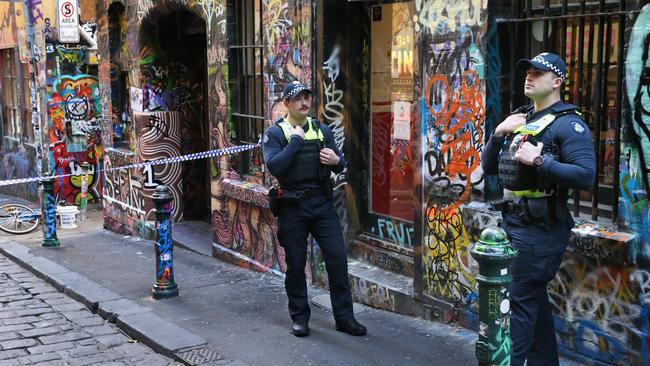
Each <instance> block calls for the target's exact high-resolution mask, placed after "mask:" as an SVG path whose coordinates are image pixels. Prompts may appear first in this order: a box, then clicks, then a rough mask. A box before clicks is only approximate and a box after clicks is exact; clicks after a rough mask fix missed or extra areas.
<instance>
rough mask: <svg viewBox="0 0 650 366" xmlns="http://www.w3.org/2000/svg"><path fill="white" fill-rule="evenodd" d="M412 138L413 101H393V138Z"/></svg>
mask: <svg viewBox="0 0 650 366" xmlns="http://www.w3.org/2000/svg"><path fill="white" fill-rule="evenodd" d="M410 139H411V103H409V102H402V101H394V102H393V140H407V141H408V140H410Z"/></svg>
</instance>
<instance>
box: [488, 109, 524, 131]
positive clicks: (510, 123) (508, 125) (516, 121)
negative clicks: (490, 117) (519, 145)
mask: <svg viewBox="0 0 650 366" xmlns="http://www.w3.org/2000/svg"><path fill="white" fill-rule="evenodd" d="M524 123H526V115H525V114H524V113H515V114H511V115H510V116H508V118H506V119H505V120H504V121H503V122H501V123H500V124H499V125H498V126H497V128H496V129H495V130H494V136H496V137H503V136H505V135H507V134H509V133H510V132H512V131H514V130H516V129H517V127H519V126H521V125H523V124H524Z"/></svg>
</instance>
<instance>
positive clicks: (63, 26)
mask: <svg viewBox="0 0 650 366" xmlns="http://www.w3.org/2000/svg"><path fill="white" fill-rule="evenodd" d="M57 8H58V13H57V19H58V25H59V29H58V31H59V42H61V43H79V7H78V6H77V0H58V2H57Z"/></svg>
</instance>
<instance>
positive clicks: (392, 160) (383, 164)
mask: <svg viewBox="0 0 650 366" xmlns="http://www.w3.org/2000/svg"><path fill="white" fill-rule="evenodd" d="M414 11H415V9H414V4H413V1H407V2H397V3H391V4H381V5H372V6H370V20H371V27H370V141H369V143H370V162H369V164H370V173H371V174H370V184H369V185H368V189H369V198H370V199H369V202H368V212H369V214H370V215H372V216H374V218H375V219H374V220H372V223H373V226H372V227H370V228H369V229H370V230H367V231H368V232H369V234H370V235H372V236H379V239H381V240H382V241H383V242H388V243H390V244H391V245H392V246H397V247H398V248H399V249H401V250H400V251H402V252H405V253H408V254H411V255H412V247H413V240H412V235H413V231H414V230H413V220H414V215H415V213H414V210H415V208H416V206H417V205H416V204H415V200H414V194H413V191H414V168H415V167H414V151H413V148H414V147H413V146H414V145H413V142H414V140H415V138H416V137H417V128H416V126H415V124H416V118H415V114H414V113H413V111H414V110H417V109H416V107H417V106H416V105H415V103H417V100H418V99H417V95H416V92H415V78H416V72H415V68H417V67H418V66H417V65H418V59H417V55H418V52H417V44H416V40H415V27H414V24H413V15H414Z"/></svg>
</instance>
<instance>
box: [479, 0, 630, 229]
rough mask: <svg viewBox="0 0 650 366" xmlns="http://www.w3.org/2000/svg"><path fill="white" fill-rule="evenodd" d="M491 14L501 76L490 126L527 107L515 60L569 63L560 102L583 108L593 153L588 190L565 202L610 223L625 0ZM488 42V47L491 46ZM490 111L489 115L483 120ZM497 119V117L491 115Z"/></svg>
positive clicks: (565, 1)
mask: <svg viewBox="0 0 650 366" xmlns="http://www.w3.org/2000/svg"><path fill="white" fill-rule="evenodd" d="M497 3H498V5H497V6H495V7H494V8H492V9H490V11H491V12H494V13H493V14H496V15H495V18H494V21H492V22H490V27H497V29H496V34H497V37H496V39H493V40H492V41H491V42H497V43H498V45H497V46H496V47H495V44H492V45H490V46H488V48H490V47H492V49H493V50H498V53H499V54H498V56H499V59H500V61H501V65H502V67H501V70H500V72H498V75H496V76H492V77H493V78H494V80H497V81H498V82H499V83H500V91H498V92H497V93H496V94H493V95H489V94H490V93H489V92H488V96H487V97H488V98H492V97H496V98H498V99H499V100H500V101H501V103H500V106H499V107H500V113H498V115H499V116H498V118H495V119H497V120H494V121H487V123H488V125H491V126H495V125H496V124H498V123H499V122H500V121H502V120H503V119H504V118H505V117H506V116H507V115H508V111H512V110H514V109H515V108H517V107H518V106H520V105H523V104H527V103H528V101H527V100H526V99H525V96H524V95H523V83H524V75H523V72H518V69H516V62H517V61H518V60H519V59H521V58H530V57H533V56H535V55H537V54H539V53H541V52H545V51H548V52H553V53H557V54H558V55H560V56H561V57H562V58H563V59H564V60H565V62H566V65H567V80H566V82H565V84H564V89H563V91H562V92H563V93H562V98H563V101H565V102H567V103H572V104H575V105H577V106H578V107H580V108H581V109H582V112H583V118H584V119H585V121H586V122H587V124H588V125H589V127H590V129H591V131H592V140H593V142H594V148H595V151H596V155H597V172H598V174H597V179H596V182H595V184H594V188H593V190H592V191H591V192H574V193H573V199H572V200H570V202H569V204H570V207H571V209H572V211H573V214H574V216H576V217H583V218H590V219H593V220H598V221H603V222H610V221H613V220H616V217H617V215H618V212H617V203H618V194H619V192H618V186H619V176H618V168H617V167H618V163H617V162H618V161H619V155H620V151H619V148H618V146H620V143H619V141H620V134H619V131H620V125H621V110H622V108H621V101H622V89H623V81H622V80H623V73H624V72H625V70H624V63H623V48H624V29H625V5H624V3H625V2H624V1H616V2H614V1H604V0H601V1H589V2H588V1H585V0H552V1H551V0H525V1H522V0H504V1H499V2H497ZM489 42H490V41H489ZM489 116H490V113H488V118H490V117H489ZM495 117H496V116H495Z"/></svg>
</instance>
